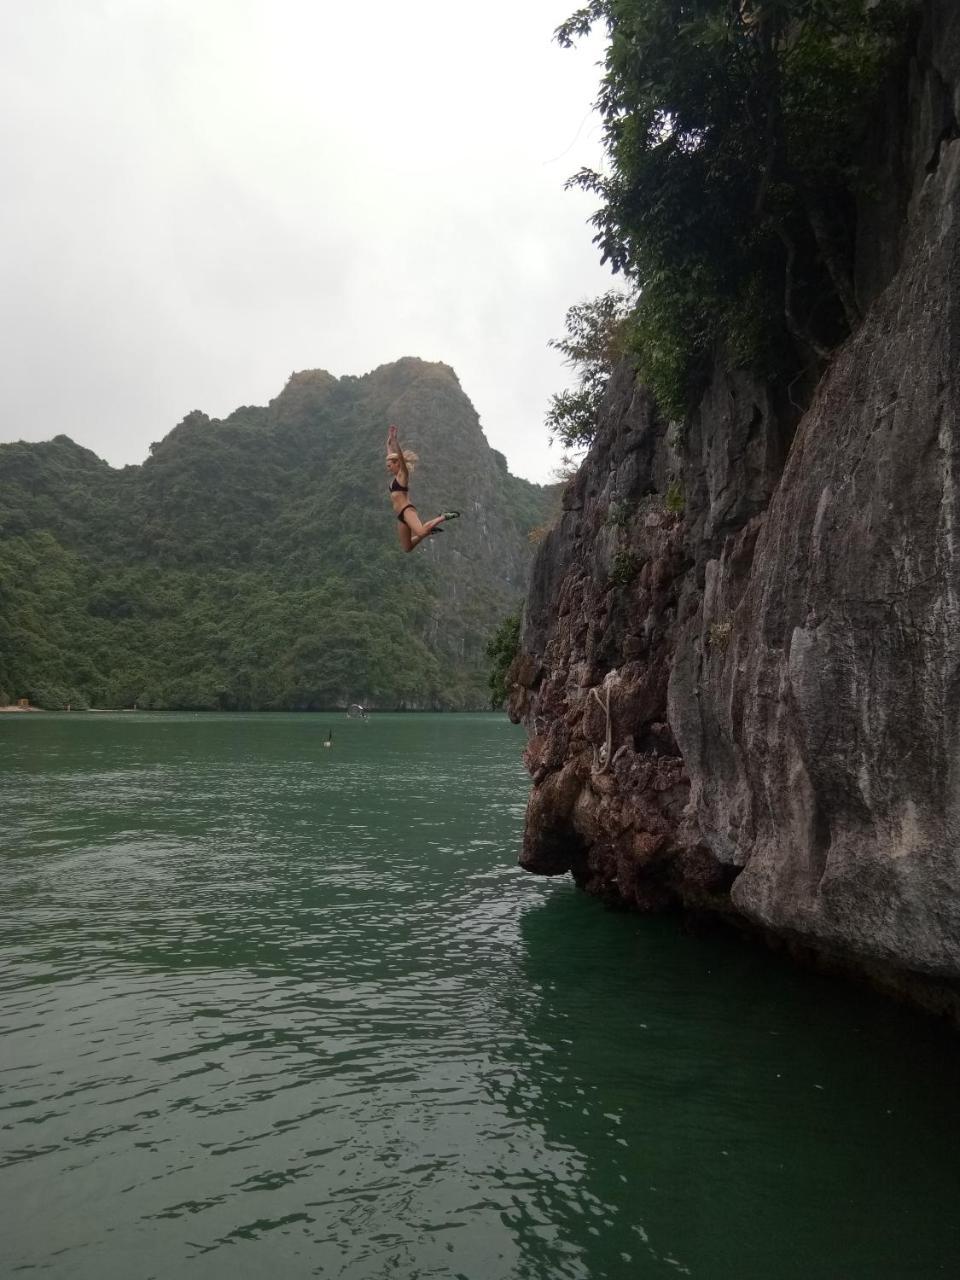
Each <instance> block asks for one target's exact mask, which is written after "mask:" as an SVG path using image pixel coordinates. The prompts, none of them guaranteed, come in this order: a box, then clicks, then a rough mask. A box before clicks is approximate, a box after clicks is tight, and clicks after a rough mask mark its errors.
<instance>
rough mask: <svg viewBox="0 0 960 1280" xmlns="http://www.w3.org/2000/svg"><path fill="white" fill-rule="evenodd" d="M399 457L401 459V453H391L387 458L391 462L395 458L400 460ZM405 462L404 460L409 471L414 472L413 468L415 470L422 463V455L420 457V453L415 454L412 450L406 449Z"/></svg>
mask: <svg viewBox="0 0 960 1280" xmlns="http://www.w3.org/2000/svg"><path fill="white" fill-rule="evenodd" d="M399 457H400V454H399V453H392V452H391V453H388V454H387V458H388V459H391V460H392V459H393V458H399ZM403 460H404V462H405V463H406V464H407V470H408V471H412V470H413V468H414V467H415V466H416V465H417V463H418V462H419V461H420V455H419V454H418V453H414V452H413V450H412V449H404V451H403Z"/></svg>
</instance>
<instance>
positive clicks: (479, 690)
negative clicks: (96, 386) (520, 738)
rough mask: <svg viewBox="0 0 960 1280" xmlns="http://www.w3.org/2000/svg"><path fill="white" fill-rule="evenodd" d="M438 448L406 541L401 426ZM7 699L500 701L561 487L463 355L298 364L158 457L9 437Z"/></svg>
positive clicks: (198, 418)
mask: <svg viewBox="0 0 960 1280" xmlns="http://www.w3.org/2000/svg"><path fill="white" fill-rule="evenodd" d="M388 421H396V422H397V423H398V424H399V425H400V427H401V431H402V436H403V439H404V442H405V443H408V444H409V445H410V446H411V447H416V448H417V449H418V451H419V452H420V454H421V457H422V459H423V462H422V465H421V466H420V467H419V468H418V470H417V473H416V477H415V480H414V486H415V488H414V493H413V496H414V498H415V500H416V502H417V505H418V507H419V508H420V510H421V511H422V512H425V513H432V512H433V511H434V510H439V509H441V506H442V505H452V506H456V507H459V508H461V509H463V511H464V519H463V520H462V521H459V522H458V523H457V526H456V528H455V529H454V528H453V527H451V529H450V530H449V531H447V532H445V533H444V535H443V537H442V538H439V537H438V538H436V539H435V540H433V541H432V542H431V544H429V545H427V546H424V547H423V548H421V549H419V550H418V551H417V552H416V553H415V554H414V555H409V556H407V555H403V554H402V553H401V551H400V548H399V543H398V541H397V537H396V530H395V528H394V524H395V519H394V517H393V515H392V513H391V510H390V504H389V502H388V501H387V495H386V487H387V476H386V471H385V470H384V467H383V438H384V434H385V426H386V423H387V422H388ZM0 476H2V486H0V701H6V700H8V699H10V698H15V697H22V696H27V697H31V698H32V699H33V701H34V702H36V703H37V704H39V705H43V706H50V707H58V706H63V705H65V704H66V703H71V704H72V705H73V706H84V705H94V706H108V707H117V706H119V707H123V706H131V705H133V704H134V703H135V704H137V705H138V706H140V707H147V708H179V707H183V708H199V709H226V710H232V709H245V708H252V709H270V708H275V709H300V708H303V709H306V708H314V707H317V708H319V707H331V706H337V705H345V704H346V703H348V702H352V701H360V702H364V703H367V704H369V705H371V706H375V707H377V706H379V707H410V708H419V707H425V708H426V707H438V708H447V707H449V708H453V707H482V706H485V705H487V704H488V698H489V693H488V690H487V679H488V676H487V663H486V657H485V645H486V642H487V640H488V638H489V636H490V634H491V633H492V632H493V631H494V629H495V627H496V625H497V622H498V620H499V619H500V618H502V617H504V616H506V615H507V614H510V613H513V612H515V611H516V609H517V606H518V603H519V601H520V598H521V596H522V592H523V588H524V585H525V578H526V569H527V564H528V560H529V556H530V546H529V542H528V538H527V534H528V532H529V530H530V529H531V528H533V527H534V526H535V525H537V524H539V523H540V522H542V520H543V519H544V518H545V514H546V512H547V510H548V508H549V505H550V494H549V491H548V490H546V489H543V488H541V487H539V486H536V485H531V484H528V483H527V482H526V481H523V480H520V479H517V478H516V477H514V476H511V475H510V474H509V473H508V471H507V468H506V462H505V460H504V459H503V457H502V456H501V455H500V454H498V453H497V452H496V451H494V450H492V449H491V448H490V447H489V445H488V444H487V442H486V440H485V439H484V437H483V435H482V432H481V430H480V426H479V422H478V420H477V416H476V413H475V412H474V410H473V408H472V406H471V405H470V402H469V400H468V399H467V398H466V396H465V395H464V393H463V391H462V390H461V388H460V385H459V383H458V381H457V378H456V376H455V374H454V373H453V371H452V370H451V369H449V368H448V367H446V366H444V365H438V364H428V363H425V362H423V361H420V360H414V359H407V360H402V361H399V362H397V363H396V364H393V365H385V366H383V367H382V368H380V369H378V370H376V371H374V372H373V373H371V374H368V375H366V376H365V377H362V378H352V377H345V378H340V379H336V378H334V377H332V376H331V375H330V374H327V373H324V372H322V371H313V372H307V373H299V374H295V375H293V376H292V377H291V378H290V380H289V382H288V384H287V386H286V388H285V389H284V391H283V392H282V394H281V395H280V396H278V397H277V398H276V399H275V400H274V401H272V402H271V404H270V405H269V406H268V407H267V408H250V407H246V408H241V409H238V410H237V411H236V412H235V413H233V414H231V415H230V417H228V418H226V419H224V420H223V421H218V420H212V419H210V418H208V417H207V416H206V415H205V414H202V413H196V412H195V413H191V414H189V415H188V416H187V417H186V418H185V419H184V421H183V422H182V423H180V425H179V426H178V427H176V428H175V429H174V430H173V431H172V432H171V433H170V434H169V435H168V436H167V437H166V438H165V439H164V440H162V441H161V442H159V443H158V444H155V445H153V446H151V456H150V458H149V459H148V460H147V461H146V462H145V463H144V464H143V466H140V467H126V468H124V469H123V470H120V471H115V470H113V469H112V468H111V467H109V466H108V465H107V464H106V463H104V462H102V461H101V460H100V459H98V458H96V457H95V456H94V455H93V454H92V453H90V452H89V451H88V450H86V449H82V448H80V447H79V446H78V445H76V444H75V443H73V441H71V440H69V439H68V438H67V437H66V436H58V437H56V439H54V440H52V441H50V442H48V443H45V444H22V443H21V444H10V445H0Z"/></svg>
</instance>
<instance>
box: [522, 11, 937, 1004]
mask: <svg viewBox="0 0 960 1280" xmlns="http://www.w3.org/2000/svg"><path fill="white" fill-rule="evenodd" d="M886 110H887V118H886V119H885V120H884V121H883V122H882V127H880V125H879V124H878V131H877V139H876V155H875V159H874V163H875V166H876V182H875V183H874V184H873V187H874V191H875V192H876V193H877V194H876V195H875V196H874V198H873V199H872V201H871V203H870V205H869V207H866V206H865V207H864V209H863V210H862V211H861V216H860V220H859V222H860V244H859V246H858V262H857V281H858V287H859V291H860V302H861V307H862V310H863V312H864V320H863V322H862V325H861V326H860V328H859V329H858V331H857V332H856V333H855V334H854V335H853V336H852V337H851V339H850V340H849V341H848V342H847V343H846V344H845V345H844V347H843V348H842V349H840V350H839V351H838V352H837V353H836V354H835V357H834V359H833V360H832V362H831V364H830V366H829V368H828V369H827V371H826V373H825V374H824V375H823V377H822V378H821V380H820V382H819V385H817V386H815V387H812V388H808V389H807V390H806V392H805V393H804V394H803V398H802V400H800V405H801V407H802V408H803V409H804V410H805V411H803V412H801V410H800V408H798V407H797V404H795V403H794V402H795V401H797V400H798V399H800V396H801V390H802V389H801V388H798V387H791V388H771V387H764V386H760V385H758V384H756V383H755V382H753V381H751V380H750V379H749V378H747V377H746V376H738V375H723V374H720V373H717V374H716V375H715V376H714V379H713V381H712V383H711V385H710V386H709V388H708V390H707V392H706V394H705V396H704V397H703V400H702V402H701V403H700V405H699V407H698V410H697V411H696V413H694V414H693V415H692V416H691V417H690V418H689V419H688V420H687V421H686V422H684V423H677V424H668V423H667V422H665V421H664V420H663V419H662V418H661V417H660V415H659V414H658V412H657V410H656V407H655V406H654V405H653V403H652V402H651V400H650V399H649V397H648V396H647V395H646V393H645V392H644V391H643V389H642V388H640V387H638V386H636V385H635V383H634V382H633V379H632V376H631V374H630V371H629V370H622V371H621V372H620V373H619V374H618V375H616V376H615V377H614V378H613V379H612V381H611V385H610V388H609V391H608V397H607V405H606V414H605V419H604V421H603V422H602V424H601V426H600V430H599V432H598V436H597V439H596V441H595V443H594V446H593V447H592V449H591V452H590V454H589V456H588V458H587V459H586V461H585V463H584V465H583V467H582V468H581V470H580V473H579V474H578V476H577V477H576V479H575V481H574V482H573V483H572V484H571V486H570V488H569V490H568V492H567V494H566V497H565V501H564V510H563V514H562V518H561V519H560V521H559V523H558V525H557V526H556V527H555V528H554V529H553V531H552V532H551V533H550V535H549V536H548V538H547V539H546V540H545V541H544V543H543V544H542V546H541V548H540V552H539V555H538V557H537V560H536V561H535V564H534V569H533V581H532V587H531V591H530V594H529V598H528V601H527V607H526V615H525V622H524V628H523V632H522V638H521V654H520V656H519V658H518V659H517V662H516V663H515V665H514V668H513V670H512V674H511V679H512V681H513V685H514V687H513V692H512V696H511V714H512V715H513V716H514V717H515V718H517V719H522V720H523V721H524V722H525V723H526V725H527V727H528V730H529V733H530V739H529V743H528V748H527V762H528V765H529V768H530V770H531V773H532V775H533V781H534V788H533V792H532V795H531V799H530V804H529V810H528V815H527V826H526V834H525V841H524V849H523V854H522V858H521V861H522V862H523V865H525V866H526V867H527V868H528V869H530V870H531V871H536V872H541V873H545V874H558V873H563V872H566V871H571V872H572V873H573V875H574V876H575V878H576V880H577V882H578V883H579V884H580V885H582V886H583V887H584V888H586V889H587V890H588V891H591V892H594V893H597V894H600V895H603V896H606V897H608V898H610V899H612V900H614V901H617V902H620V903H625V904H627V905H630V906H634V907H639V908H645V909H652V908H658V907H663V906H668V905H673V904H678V905H682V906H686V907H690V908H695V909H705V910H709V911H713V912H720V913H722V914H723V915H725V916H727V917H729V918H731V919H734V920H737V921H740V922H743V923H745V924H748V925H750V926H752V927H755V928H757V929H759V930H761V931H763V932H764V933H765V934H767V936H769V937H770V938H772V939H779V940H784V941H786V942H787V943H788V945H791V946H794V947H796V948H798V949H801V950H803V951H805V952H807V953H810V954H814V955H817V956H819V957H822V958H825V959H827V960H829V961H831V962H836V963H838V964H840V965H842V966H845V967H847V968H852V969H855V970H858V971H861V972H864V973H868V974H870V975H871V976H872V977H874V978H875V979H876V980H877V981H879V982H881V983H882V984H883V985H886V986H888V987H891V988H897V989H900V990H907V991H909V992H910V993H911V994H912V995H914V996H916V997H919V998H922V999H923V1000H925V1001H926V1002H927V1003H934V1004H938V1005H940V1006H945V1007H950V1008H952V1009H953V1010H954V1011H956V1010H958V1009H960V534H958V530H960V383H958V374H960V137H958V128H957V121H958V118H960V10H958V9H957V6H956V5H955V4H953V3H950V2H949V0H931V3H929V4H928V5H927V6H925V12H924V18H923V23H922V26H921V28H920V31H919V35H918V39H917V45H916V50H915V56H914V58H913V59H912V61H911V64H910V67H909V75H908V77H907V78H906V82H901V83H900V84H898V85H895V86H892V87H891V91H890V94H889V96H888V101H887V104H886Z"/></svg>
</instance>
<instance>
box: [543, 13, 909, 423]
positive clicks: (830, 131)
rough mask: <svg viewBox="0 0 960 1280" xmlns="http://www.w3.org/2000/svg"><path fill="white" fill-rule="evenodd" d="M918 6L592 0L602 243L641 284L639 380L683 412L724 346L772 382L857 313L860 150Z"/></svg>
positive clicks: (566, 29) (568, 33)
mask: <svg viewBox="0 0 960 1280" xmlns="http://www.w3.org/2000/svg"><path fill="white" fill-rule="evenodd" d="M909 9H910V5H909V3H907V0H590V3H589V4H587V5H586V6H585V7H584V8H581V9H579V10H577V12H576V13H574V14H573V15H572V16H571V17H570V18H569V19H568V20H567V21H566V22H565V23H564V24H563V25H562V26H561V27H560V28H559V30H558V32H557V39H558V40H559V42H560V43H561V44H563V45H569V44H571V43H572V42H573V41H575V40H576V39H577V37H578V36H581V35H583V34H585V33H586V32H588V31H589V30H590V29H591V28H593V27H594V26H596V25H600V24H602V25H604V26H605V27H606V30H607V33H608V35H609V47H608V51H607V56H606V70H605V75H604V77H603V81H602V85H601V91H600V96H599V100H598V103H597V106H598V110H599V112H600V114H601V116H602V119H603V124H604V141H605V148H606V155H607V160H608V164H609V169H608V171H607V172H606V173H603V174H601V173H597V172H595V171H592V170H582V171H581V172H580V173H578V174H576V175H575V176H574V177H573V178H572V179H571V183H573V184H575V185H578V186H580V187H582V188H585V189H586V190H588V191H591V192H593V193H595V194H596V195H598V196H599V197H600V199H601V207H600V208H599V210H598V212H597V213H596V215H595V217H594V224H595V226H596V229H597V230H596V236H595V240H596V243H597V244H598V245H599V247H600V249H601V252H602V254H603V258H604V261H607V262H609V263H610V264H611V265H612V267H613V269H614V270H615V271H621V272H624V273H625V274H626V275H627V276H628V277H629V278H630V279H631V280H632V282H633V283H634V284H635V285H636V287H637V290H638V294H639V301H638V307H637V313H636V321H635V328H636V338H637V351H638V358H639V362H640V369H641V373H642V374H643V376H644V377H645V378H646V380H647V381H648V383H649V384H650V385H651V387H652V388H653V390H654V391H655V393H656V394H657V396H658V399H659V400H660V401H661V403H662V404H663V405H664V407H665V408H666V409H667V410H668V411H671V412H673V413H675V414H677V415H678V416H679V415H680V414H682V413H683V412H684V410H685V409H686V408H687V406H688V404H689V399H690V396H691V393H692V392H693V391H694V390H695V389H696V387H697V384H698V375H699V374H701V373H702V372H703V370H704V368H705V365H706V362H707V360H708V359H709V358H710V357H711V356H712V355H713V354H714V353H716V352H717V350H718V349H720V350H723V351H725V353H726V355H727V358H728V359H729V360H730V361H731V362H734V363H744V362H745V363H749V364H751V365H753V366H754V367H756V368H758V369H759V370H760V371H761V372H764V371H769V370H773V369H776V368H778V367H781V366H782V364H783V361H784V359H787V358H793V359H795V360H796V359H798V358H799V359H800V360H803V361H808V360H809V359H811V358H814V359H817V358H823V357H824V356H825V355H826V354H827V353H828V352H829V350H830V349H831V348H832V347H833V346H834V345H835V344H836V343H837V342H838V341H839V340H840V339H842V338H843V337H844V336H845V334H846V333H848V332H849V331H850V329H851V328H852V327H853V325H854V324H855V323H856V321H857V318H858V306H857V299H856V294H855V290H854V286H853V278H852V248H853V235H854V230H855V210H856V196H857V193H858V185H859V182H860V170H859V167H858V148H859V146H860V143H861V140H862V138H863V134H864V131H865V129H866V126H867V124H868V122H869V119H870V114H871V110H872V108H873V106H874V104H875V101H876V95H877V91H878V88H879V86H880V84H881V83H882V79H883V76H884V74H885V72H886V70H887V68H888V67H889V65H890V63H891V60H892V59H893V57H894V56H895V55H896V53H897V51H898V50H899V49H900V48H901V47H902V36H903V33H904V31H905V28H906V15H907V13H908V11H909Z"/></svg>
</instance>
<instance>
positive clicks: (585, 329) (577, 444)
mask: <svg viewBox="0 0 960 1280" xmlns="http://www.w3.org/2000/svg"><path fill="white" fill-rule="evenodd" d="M632 306H633V304H632V303H631V300H630V299H629V298H628V297H627V295H626V294H624V293H621V292H620V291H618V290H616V289H611V290H609V291H608V292H607V293H604V294H601V295H600V297H598V298H594V299H592V300H591V301H587V302H580V303H577V305H576V306H573V307H571V308H570V310H569V311H568V312H567V315H566V321H565V324H566V336H565V337H563V338H554V339H551V341H550V342H549V344H548V345H549V346H551V347H554V348H555V349H556V350H557V351H560V352H562V353H563V355H564V357H565V362H566V363H567V364H568V365H570V366H571V368H573V369H574V370H575V371H576V373H577V377H578V382H577V385H576V386H575V387H572V388H570V389H568V390H565V391H560V392H558V393H557V394H556V395H554V396H552V397H551V400H550V407H549V409H548V411H547V427H548V428H549V430H550V433H551V435H552V437H553V438H554V439H555V440H558V441H559V442H560V443H561V444H562V445H563V446H564V448H565V449H578V448H582V447H583V446H584V445H588V444H589V443H590V442H591V440H592V439H593V437H594V434H595V432H596V429H597V419H598V417H599V414H600V409H601V406H602V404H603V397H604V394H605V392H606V388H607V381H608V379H609V377H610V374H611V373H612V371H613V368H614V366H615V364H616V363H617V361H618V360H620V359H621V358H622V357H623V356H624V355H625V354H626V352H627V350H628V346H629V326H628V323H627V321H628V318H629V317H630V315H631V312H632Z"/></svg>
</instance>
